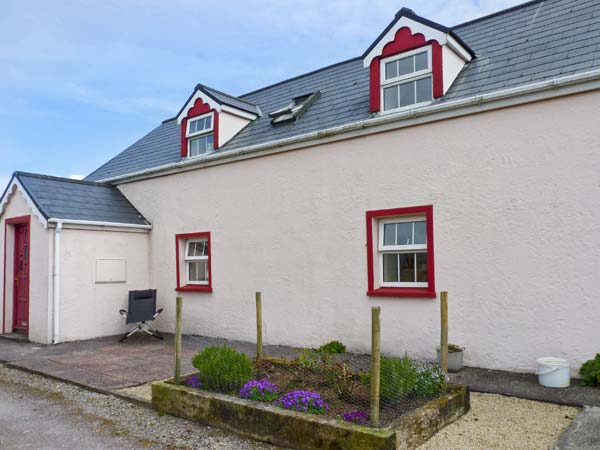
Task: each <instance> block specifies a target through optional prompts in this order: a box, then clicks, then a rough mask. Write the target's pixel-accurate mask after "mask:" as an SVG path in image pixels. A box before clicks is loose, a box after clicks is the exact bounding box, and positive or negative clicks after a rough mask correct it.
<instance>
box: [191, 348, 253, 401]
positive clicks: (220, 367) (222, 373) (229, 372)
mask: <svg viewBox="0 0 600 450" xmlns="http://www.w3.org/2000/svg"><path fill="white" fill-rule="evenodd" d="M192 364H193V365H194V367H195V368H196V369H198V371H199V372H200V380H201V381H202V383H203V385H204V387H205V388H206V389H208V390H212V391H219V392H236V391H239V389H240V388H241V387H242V386H243V385H244V383H246V382H247V381H248V380H250V379H251V378H252V376H253V373H252V362H251V361H250V359H249V358H248V357H247V356H246V355H244V354H243V353H239V352H237V351H235V350H234V349H232V348H230V347H225V346H223V347H216V346H215V347H206V348H205V349H204V350H203V351H202V352H200V353H198V354H197V355H196V356H194V357H193V358H192Z"/></svg>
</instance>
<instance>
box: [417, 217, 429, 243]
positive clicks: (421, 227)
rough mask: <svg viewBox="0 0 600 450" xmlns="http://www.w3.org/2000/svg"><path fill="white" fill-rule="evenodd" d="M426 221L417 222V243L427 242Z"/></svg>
mask: <svg viewBox="0 0 600 450" xmlns="http://www.w3.org/2000/svg"><path fill="white" fill-rule="evenodd" d="M425 224H426V222H425V221H423V222H415V241H414V243H415V244H426V243H427V227H426V225H425Z"/></svg>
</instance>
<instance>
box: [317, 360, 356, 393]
mask: <svg viewBox="0 0 600 450" xmlns="http://www.w3.org/2000/svg"><path fill="white" fill-rule="evenodd" d="M324 372H325V379H326V380H327V383H328V384H329V385H330V386H331V387H332V388H333V389H335V392H336V394H337V395H338V397H340V398H344V397H350V396H352V394H354V392H355V391H356V389H357V388H358V387H359V386H360V384H361V379H360V375H359V374H357V373H355V372H353V371H352V370H351V369H350V366H348V364H346V363H345V362H333V363H329V364H326V365H325V367H324Z"/></svg>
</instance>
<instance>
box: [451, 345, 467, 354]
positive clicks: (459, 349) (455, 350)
mask: <svg viewBox="0 0 600 450" xmlns="http://www.w3.org/2000/svg"><path fill="white" fill-rule="evenodd" d="M463 350H464V348H463V347H461V346H460V345H456V344H448V352H449V353H458V352H462V351H463Z"/></svg>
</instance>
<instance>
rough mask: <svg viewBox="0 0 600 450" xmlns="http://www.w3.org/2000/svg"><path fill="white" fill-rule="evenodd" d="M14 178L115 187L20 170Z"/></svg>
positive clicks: (96, 182) (14, 174)
mask: <svg viewBox="0 0 600 450" xmlns="http://www.w3.org/2000/svg"><path fill="white" fill-rule="evenodd" d="M13 176H14V177H17V178H19V177H25V178H39V179H43V180H53V181H62V182H65V183H73V184H86V185H91V186H103V187H114V186H113V185H112V184H110V183H102V182H98V181H88V180H75V179H73V178H67V177H57V176H54V175H44V174H41V173H32V172H22V171H20V170H17V171H15V172H14V173H13Z"/></svg>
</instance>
